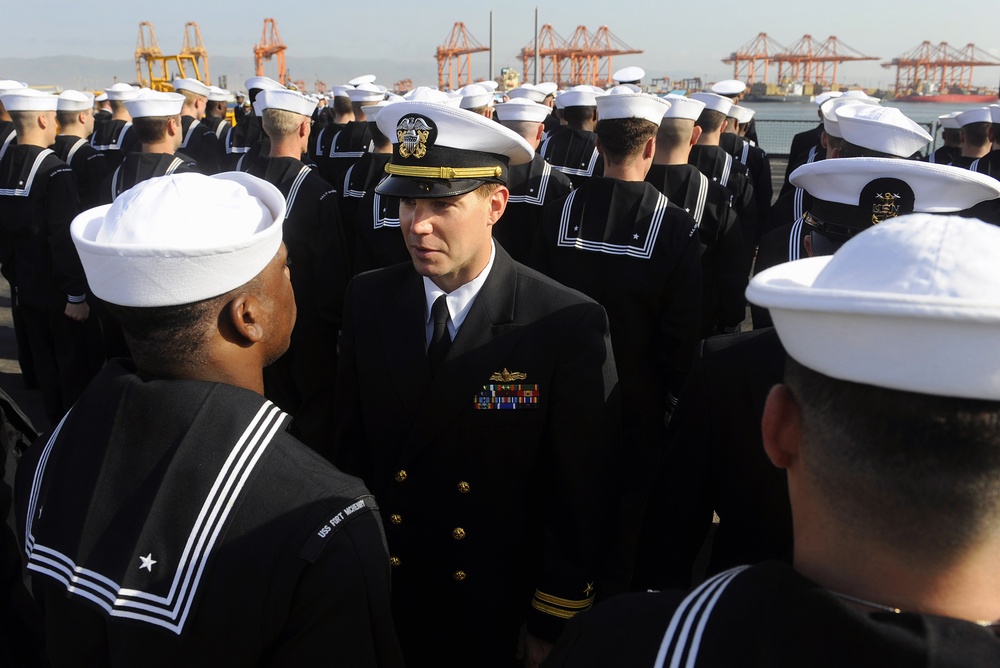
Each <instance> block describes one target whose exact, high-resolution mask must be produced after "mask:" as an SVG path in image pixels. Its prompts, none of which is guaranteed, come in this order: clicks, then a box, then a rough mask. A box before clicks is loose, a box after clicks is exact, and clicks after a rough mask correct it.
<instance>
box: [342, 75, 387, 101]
mask: <svg viewBox="0 0 1000 668" xmlns="http://www.w3.org/2000/svg"><path fill="white" fill-rule="evenodd" d="M352 81H353V79H352ZM385 93H386V88H385V86H376V85H375V84H373V83H361V84H358V85H357V86H355V87H354V88H348V89H347V97H349V98H351V102H378V101H379V100H384V99H385Z"/></svg>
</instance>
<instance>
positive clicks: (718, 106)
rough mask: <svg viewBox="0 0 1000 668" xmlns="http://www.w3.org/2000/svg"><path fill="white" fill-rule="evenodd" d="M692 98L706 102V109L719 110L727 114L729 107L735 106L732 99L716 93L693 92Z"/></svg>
mask: <svg viewBox="0 0 1000 668" xmlns="http://www.w3.org/2000/svg"><path fill="white" fill-rule="evenodd" d="M691 98H692V99H695V100H700V101H701V102H704V103H705V108H706V109H708V110H710V111H718V112H719V113H721V114H723V115H727V116H728V115H729V109H730V108H731V107H732V106H733V101H732V100H730V99H729V98H728V97H724V96H722V95H718V94H716V93H691Z"/></svg>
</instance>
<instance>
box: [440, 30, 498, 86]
mask: <svg viewBox="0 0 1000 668" xmlns="http://www.w3.org/2000/svg"><path fill="white" fill-rule="evenodd" d="M489 50H490V47H488V46H483V45H482V44H480V43H479V42H477V41H476V38H475V37H473V36H472V35H470V34H469V31H468V30H466V28H465V24H464V23H462V22H457V23H455V25H454V26H452V28H451V35H449V37H448V41H447V43H446V44H443V45H441V46H439V47H438V48H437V53H436V54H435V55H436V57H437V63H438V88H440V89H441V90H457V89H459V88H461V87H462V86H466V85H468V84H470V83H472V61H471V59H470V56H471V55H472V54H473V53H480V52H482V51H489ZM445 66H447V68H448V77H447V78H445V74H444V70H445ZM456 75H457V80H456Z"/></svg>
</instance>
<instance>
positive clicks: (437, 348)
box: [427, 295, 451, 374]
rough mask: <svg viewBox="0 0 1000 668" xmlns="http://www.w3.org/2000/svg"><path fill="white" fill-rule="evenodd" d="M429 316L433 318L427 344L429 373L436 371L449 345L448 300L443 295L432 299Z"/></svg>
mask: <svg viewBox="0 0 1000 668" xmlns="http://www.w3.org/2000/svg"><path fill="white" fill-rule="evenodd" d="M431 317H432V318H433V320H434V332H433V333H432V334H431V342H430V345H428V346H427V359H428V361H430V363H431V373H432V374H434V373H437V370H438V368H439V367H440V366H441V362H443V361H444V358H445V355H447V354H448V346H450V345H451V334H449V333H448V302H447V301H446V297H445V295H441V296H440V297H438V298H437V299H435V300H434V306H432V307H431Z"/></svg>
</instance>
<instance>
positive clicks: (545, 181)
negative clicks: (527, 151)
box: [507, 162, 552, 205]
mask: <svg viewBox="0 0 1000 668" xmlns="http://www.w3.org/2000/svg"><path fill="white" fill-rule="evenodd" d="M551 175H552V166H551V165H550V164H549V163H547V162H546V163H545V166H544V167H542V177H541V178H540V179H539V181H538V194H536V195H511V196H510V198H509V199H508V200H507V201H508V202H515V203H519V204H520V203H524V204H536V205H542V204H544V203H545V192H546V191H547V190H548V189H549V177H550V176H551Z"/></svg>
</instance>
